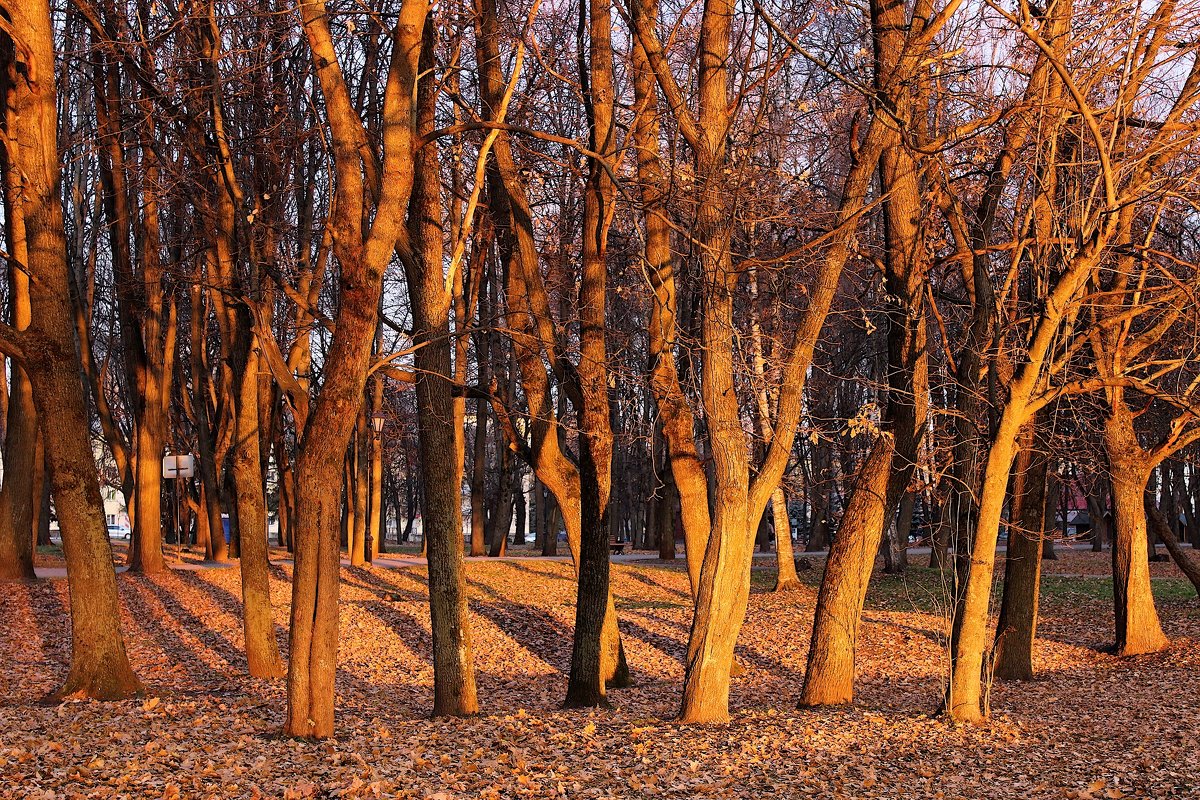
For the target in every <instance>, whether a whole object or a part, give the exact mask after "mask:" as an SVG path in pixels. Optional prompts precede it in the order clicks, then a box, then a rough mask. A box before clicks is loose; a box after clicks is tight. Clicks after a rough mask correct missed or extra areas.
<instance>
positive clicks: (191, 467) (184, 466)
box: [162, 455, 196, 478]
mask: <svg viewBox="0 0 1200 800" xmlns="http://www.w3.org/2000/svg"><path fill="white" fill-rule="evenodd" d="M162 474H163V477H164V478H191V477H192V476H194V475H195V474H196V459H194V458H192V456H190V455H167V456H163V472H162Z"/></svg>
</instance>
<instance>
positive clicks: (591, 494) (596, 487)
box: [504, 0, 617, 708]
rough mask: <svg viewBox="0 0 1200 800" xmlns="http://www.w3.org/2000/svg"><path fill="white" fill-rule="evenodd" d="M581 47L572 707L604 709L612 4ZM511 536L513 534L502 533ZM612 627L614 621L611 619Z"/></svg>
mask: <svg viewBox="0 0 1200 800" xmlns="http://www.w3.org/2000/svg"><path fill="white" fill-rule="evenodd" d="M579 15H580V19H579V39H580V41H579V43H578V44H579V48H580V53H582V52H583V41H582V39H583V32H584V30H585V29H586V30H587V32H588V36H587V40H588V51H589V56H590V58H589V59H588V62H590V71H588V72H587V74H586V77H585V75H584V72H585V65H584V59H583V58H582V55H581V57H580V61H579V65H580V73H581V74H580V78H581V80H584V85H585V86H586V87H587V93H586V94H585V96H584V107H585V110H586V112H587V118H588V126H589V132H590V135H589V144H590V148H591V150H592V152H594V153H596V154H598V155H596V156H593V157H592V158H591V159H590V162H589V169H588V178H587V186H586V188H585V191H584V205H583V244H582V247H581V254H582V261H583V269H582V274H581V276H580V281H579V321H580V327H581V331H580V347H579V365H578V366H577V367H576V369H575V374H576V379H577V381H578V394H579V396H580V399H581V402H577V403H576V406H577V408H576V410H577V412H578V413H579V421H580V435H579V494H580V542H579V569H578V572H579V582H578V586H577V589H576V595H575V629H574V633H573V636H572V647H571V671H570V674H569V676H568V678H567V696H566V700H565V705H566V706H568V707H575V708H579V707H587V706H598V705H604V704H605V703H606V702H607V701H606V699H605V681H606V679H607V678H608V677H609V676H608V675H606V674H605V668H604V656H605V654H604V647H605V642H604V623H605V617H606V616H607V615H608V612H609V609H610V608H612V611H613V617H614V618H615V616H616V609H615V607H613V606H612V603H611V594H610V591H609V552H608V538H609V525H610V513H609V512H610V509H611V489H612V466H613V431H612V422H611V412H610V409H609V402H608V391H609V388H608V354H607V345H606V341H605V328H606V325H607V317H606V310H607V303H606V299H607V292H608V233H609V227H610V225H611V224H612V219H613V214H614V211H615V209H614V201H615V200H616V185H615V184H614V183H613V180H612V178H611V176H610V175H609V172H608V170H609V169H611V168H612V166H613V164H614V162H615V160H616V159H615V155H616V150H617V141H616V124H615V120H614V110H615V95H614V89H613V81H614V76H613V47H612V3H611V0H588V2H586V3H583V2H581V3H580V6H579ZM504 533H505V534H507V530H506V531H504ZM610 622H611V621H610Z"/></svg>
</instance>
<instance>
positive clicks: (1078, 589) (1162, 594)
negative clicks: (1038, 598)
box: [1042, 576, 1196, 602]
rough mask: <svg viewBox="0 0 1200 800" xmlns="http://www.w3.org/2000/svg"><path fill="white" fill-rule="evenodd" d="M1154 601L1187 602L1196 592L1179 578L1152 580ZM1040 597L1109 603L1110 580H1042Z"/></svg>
mask: <svg viewBox="0 0 1200 800" xmlns="http://www.w3.org/2000/svg"><path fill="white" fill-rule="evenodd" d="M1150 586H1151V590H1152V591H1153V592H1154V599H1155V600H1159V601H1177V600H1187V599H1189V598H1192V597H1195V596H1196V590H1195V589H1193V588H1192V585H1191V584H1190V583H1188V582H1187V581H1186V580H1182V579H1179V578H1153V579H1151V581H1150ZM1042 596H1043V597H1047V598H1055V599H1060V600H1066V601H1069V600H1095V601H1105V602H1108V601H1111V600H1112V596H1113V582H1112V578H1105V577H1100V576H1097V577H1071V578H1065V577H1059V576H1047V577H1044V578H1042Z"/></svg>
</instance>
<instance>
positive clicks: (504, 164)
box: [475, 0, 629, 686]
mask: <svg viewBox="0 0 1200 800" xmlns="http://www.w3.org/2000/svg"><path fill="white" fill-rule="evenodd" d="M476 8H477V12H478V17H477V19H478V25H479V29H478V30H477V32H476V37H475V38H476V42H477V46H478V59H479V63H480V70H479V72H480V95H481V100H482V104H483V107H484V112H485V114H487V115H488V116H494V115H495V113H496V111H497V110H498V109H499V107H500V103H501V100H502V96H503V93H504V80H503V77H502V74H501V60H500V52H499V37H500V33H499V17H498V12H497V8H496V4H495V3H494V2H493V1H492V0H479V1H478V2H477V5H476ZM492 152H493V154H494V161H493V163H492V165H491V168H490V169H489V170H488V191H489V198H488V199H489V203H490V210H491V212H492V220H493V223H494V225H495V227H496V232H497V241H498V244H499V248H498V249H499V252H500V254H501V259H502V261H503V262H504V273H505V278H506V281H505V291H506V295H507V296H506V300H507V306H506V310H507V312H508V315H507V321H508V324H509V325H510V327H511V328H512V340H513V354H514V356H515V358H516V362H517V366H518V368H519V370H520V378H521V384H522V387H523V388H524V390H525V398H526V403H527V406H528V408H529V416H530V421H529V434H530V440H531V450H532V451H533V462H534V463H533V467H534V470H535V471H536V473H537V475H538V478H539V479H540V480H541V481H542V482H543V483H544V484H545V486H546V488H547V489H549V490H550V491H551V492H552V493H553V494H554V496H555V499H556V501H557V505H558V507H559V510H560V511H561V513H562V520H563V526H564V527H565V528H566V531H567V543H568V545H569V547H570V550H571V557H572V559H573V561H574V564H575V570H576V574H577V575H578V572H579V547H580V513H581V512H580V491H581V490H580V485H579V471H578V469H577V468H576V467H575V465H574V464H572V463H571V462H570V460H569V459H567V457H566V456H565V455H564V454H563V452H562V450H561V448H560V446H559V441H558V434H559V430H560V427H559V423H558V419H557V416H558V415H557V412H556V411H555V409H554V398H553V396H552V394H553V393H552V389H551V384H550V376H549V374H548V373H547V369H546V362H545V360H544V358H549V359H551V360H554V359H557V356H558V349H559V348H558V346H557V343H556V339H555V337H554V331H553V315H552V314H551V312H550V306H549V298H548V295H547V292H546V287H545V282H544V280H543V276H542V272H541V269H540V266H539V257H538V250H537V245H536V241H535V238H534V233H533V213H532V211H531V209H530V206H529V201H528V197H527V196H526V194H525V190H524V188H523V186H522V185H521V178H520V175H519V173H518V169H517V164H516V161H515V160H514V158H513V154H512V149H511V146H510V143H509V139H508V137H507V135H506V134H505V133H504V132H500V134H499V135H498V136H497V137H496V139H495V144H494V147H493V148H492ZM558 369H560V370H561V366H560V367H559V368H558ZM564 396H565V395H564ZM602 638H603V647H602V657H601V674H602V675H603V677H604V680H605V682H606V683H607V684H608V685H609V686H623V685H628V682H629V668H628V665H627V664H626V662H625V655H624V649H623V647H622V645H621V637H620V631H619V629H618V627H617V615H616V606H615V604H614V603H613V600H612V594H611V592H610V593H609V597H608V602H607V610H606V612H605V615H604V625H603V633H602Z"/></svg>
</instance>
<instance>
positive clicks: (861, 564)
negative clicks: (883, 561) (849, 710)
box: [800, 434, 895, 708]
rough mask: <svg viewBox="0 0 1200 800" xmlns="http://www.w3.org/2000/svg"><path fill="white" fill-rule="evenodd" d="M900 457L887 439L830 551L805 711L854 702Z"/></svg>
mask: <svg viewBox="0 0 1200 800" xmlns="http://www.w3.org/2000/svg"><path fill="white" fill-rule="evenodd" d="M894 453H895V443H894V440H893V439H892V437H891V436H890V435H889V434H881V435H880V436H879V438H878V439H876V440H875V444H874V446H873V447H872V448H871V452H870V454H869V455H868V456H867V460H866V462H864V463H863V466H862V469H861V470H860V471H859V474H858V478H857V480H856V481H855V484H854V491H853V492H852V493H851V495H850V502H849V504H848V505H847V507H846V512H845V514H843V515H842V524H841V526H840V527H839V528H838V534H837V537H836V538H834V540H833V546H832V547H830V548H829V559H828V560H827V561H826V564H825V574H824V575H823V576H822V577H821V589H820V592H819V593H818V594H817V611H816V617H815V619H814V621H813V634H812V643H811V645H810V646H809V648H808V668H807V670H806V671H805V675H804V690H803V692H802V694H801V696H800V706H801V707H802V708H803V707H806V706H825V705H843V704H846V703H851V702H853V701H854V660H855V653H856V651H857V648H858V623H859V619H860V618H861V617H862V609H863V602H864V601H865V600H866V597H867V584H868V582H869V581H870V579H871V569H872V567H874V565H875V554H876V553H877V552H878V550H879V542H880V531H881V530H882V529H883V523H884V520H885V519H886V518H887V494H888V484H889V481H890V478H891V466H892V458H893V455H894Z"/></svg>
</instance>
